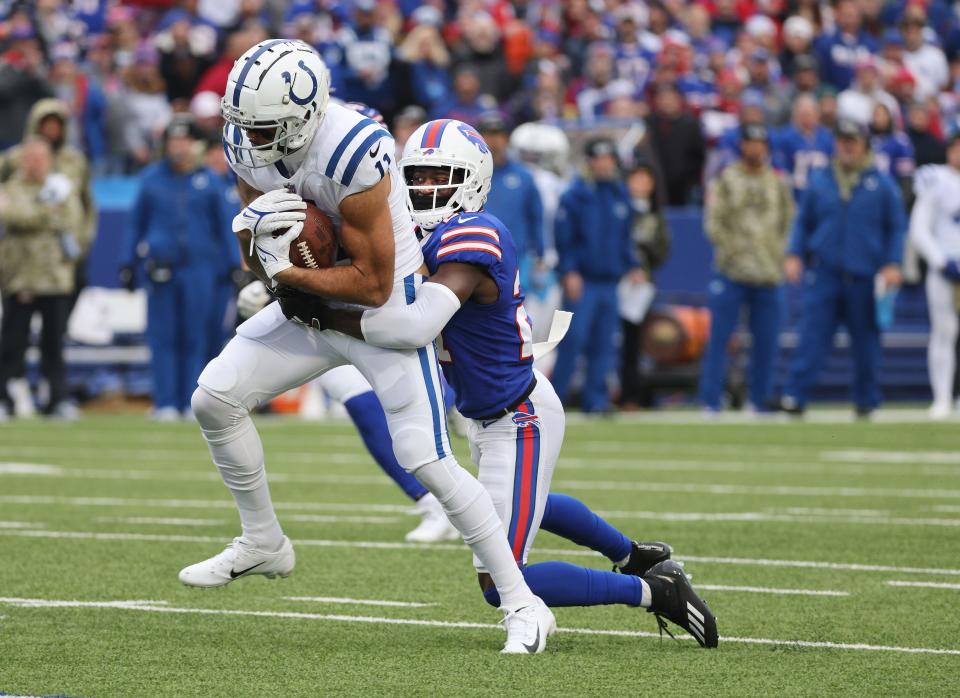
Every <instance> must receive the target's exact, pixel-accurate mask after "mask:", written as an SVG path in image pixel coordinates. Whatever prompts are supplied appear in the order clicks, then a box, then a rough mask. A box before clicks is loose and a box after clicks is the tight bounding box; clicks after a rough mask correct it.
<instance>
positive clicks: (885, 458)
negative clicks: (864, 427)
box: [820, 448, 960, 465]
mask: <svg viewBox="0 0 960 698" xmlns="http://www.w3.org/2000/svg"><path fill="white" fill-rule="evenodd" d="M820 459H821V460H828V461H830V460H833V461H852V462H860V461H864V462H867V463H934V464H938V465H960V453H958V452H956V451H886V450H883V451H881V450H879V449H878V450H869V449H853V448H844V449H837V450H835V451H822V452H821V453H820Z"/></svg>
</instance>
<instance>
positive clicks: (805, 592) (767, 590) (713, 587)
mask: <svg viewBox="0 0 960 698" xmlns="http://www.w3.org/2000/svg"><path fill="white" fill-rule="evenodd" d="M684 559H688V558H684ZM696 589H697V590H698V591H699V590H701V589H705V590H707V591H745V592H750V593H754V594H777V595H778V596H780V595H782V596H850V592H849V591H829V590H824V589H775V588H772V587H750V586H746V587H744V586H727V585H724V584H697V585H696ZM691 610H694V611H695V610H696V609H695V608H693V607H691Z"/></svg>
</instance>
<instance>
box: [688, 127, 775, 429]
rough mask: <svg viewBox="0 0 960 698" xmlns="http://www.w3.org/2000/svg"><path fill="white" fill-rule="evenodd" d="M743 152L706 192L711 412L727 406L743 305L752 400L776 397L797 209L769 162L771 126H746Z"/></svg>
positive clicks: (706, 394) (706, 379) (706, 381)
mask: <svg viewBox="0 0 960 698" xmlns="http://www.w3.org/2000/svg"><path fill="white" fill-rule="evenodd" d="M740 153H741V156H740V159H739V160H738V161H736V162H734V163H733V164H732V165H730V166H729V167H727V169H726V170H724V171H723V172H722V173H721V174H720V176H719V177H718V179H717V180H716V182H715V183H714V184H713V187H712V189H711V191H710V195H709V197H708V199H707V209H706V231H707V236H708V237H709V238H710V241H711V242H712V243H713V247H714V268H715V270H716V276H715V277H714V279H713V281H712V282H711V283H710V289H709V290H710V314H711V320H710V341H709V343H708V345H707V350H706V354H705V355H704V360H703V373H702V376H701V381H700V398H701V400H702V401H703V403H704V406H705V407H706V408H707V410H709V411H711V412H715V411H718V410H720V408H721V395H722V391H723V379H724V374H725V371H726V364H727V344H728V343H729V341H730V337H731V335H732V334H733V332H734V330H735V329H736V327H737V323H738V320H739V318H740V309H741V308H742V307H743V306H744V305H746V306H747V307H748V309H749V314H750V334H751V337H752V344H751V355H750V372H749V373H750V402H751V403H752V405H753V407H754V408H755V409H758V410H763V409H765V408H766V405H767V403H768V402H769V400H770V387H771V385H770V383H771V375H772V372H773V360H774V358H775V356H776V350H777V335H778V330H779V326H780V285H781V283H782V281H783V261H784V254H785V251H786V247H787V242H788V239H789V235H790V225H791V222H792V219H793V212H794V204H793V192H792V190H791V187H790V184H789V183H788V182H787V181H786V179H785V178H784V177H782V176H781V175H780V174H779V173H777V172H776V171H775V170H774V169H773V168H772V167H771V166H770V164H769V154H770V146H769V141H768V136H767V130H766V128H765V127H763V126H760V125H756V124H751V125H747V126H744V127H743V129H742V132H741V134H740Z"/></svg>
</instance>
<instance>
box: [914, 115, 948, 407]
mask: <svg viewBox="0 0 960 698" xmlns="http://www.w3.org/2000/svg"><path fill="white" fill-rule="evenodd" d="M914 190H915V191H916V194H917V200H916V203H914V205H913V211H912V212H911V214H910V240H911V241H912V242H913V245H914V247H916V249H917V251H918V252H919V253H920V255H921V256H922V257H923V258H924V260H926V262H927V267H928V268H927V280H926V289H927V308H928V311H929V313H930V345H929V347H928V349H927V364H928V366H927V368H928V370H929V372H930V387H931V388H932V389H933V404H932V405H931V406H930V418H931V419H946V418H947V417H949V416H950V412H951V407H952V402H953V400H952V398H953V374H954V371H955V370H956V358H955V354H954V347H955V345H956V342H957V326H958V313H960V133H957V134H954V135H953V137H952V138H951V139H950V141H949V143H948V144H947V164H946V165H927V166H926V167H921V168H920V169H919V170H917V173H916V174H915V175H914Z"/></svg>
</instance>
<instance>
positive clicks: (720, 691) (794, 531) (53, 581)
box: [0, 412, 960, 697]
mask: <svg viewBox="0 0 960 698" xmlns="http://www.w3.org/2000/svg"><path fill="white" fill-rule="evenodd" d="M919 415H920V413H919V412H917V413H915V414H914V416H916V417H918V416H919ZM907 416H908V417H909V416H910V415H909V414H908V415H907ZM844 417H845V415H844ZM813 418H814V419H815V420H816V419H817V418H819V420H818V421H811V422H808V423H802V424H798V423H762V422H758V423H752V422H741V423H702V422H699V421H698V420H697V419H696V418H695V416H692V415H688V416H687V417H683V416H680V417H669V416H668V417H666V418H661V417H656V416H655V417H652V418H650V419H649V420H648V421H643V420H636V421H624V422H615V421H582V420H572V421H571V424H570V425H569V430H568V438H567V443H566V447H565V450H564V459H563V460H562V461H561V463H560V465H559V468H558V471H557V474H556V476H555V480H554V491H559V492H567V493H569V494H573V495H576V496H578V497H580V498H582V499H584V500H585V501H586V502H587V503H588V504H590V505H591V506H592V507H593V508H594V509H596V510H598V511H600V512H602V513H604V514H605V515H606V516H607V517H608V518H609V519H610V520H611V521H612V522H613V523H615V524H616V525H618V526H619V527H621V528H622V529H623V530H625V531H626V532H628V533H629V534H630V535H631V536H633V537H638V538H647V539H662V540H666V541H669V542H671V543H672V544H673V545H674V547H675V550H676V557H677V558H678V559H682V560H686V561H687V570H688V571H690V572H692V573H693V575H694V585H695V586H700V588H701V593H702V594H703V596H705V597H706V598H707V600H708V601H709V603H710V604H711V606H712V608H713V609H714V611H715V612H716V614H717V616H718V622H719V625H720V635H721V641H720V648H719V650H717V651H713V652H707V651H704V650H701V649H699V648H698V647H697V646H696V644H695V643H694V642H693V641H692V640H690V639H689V638H688V639H684V640H683V641H681V642H675V641H673V640H670V639H669V638H666V639H665V640H663V641H662V642H661V641H660V640H659V639H657V637H656V635H655V631H656V624H655V622H654V619H653V617H652V616H650V615H648V614H646V613H644V612H641V611H639V610H636V609H629V608H625V607H603V608H592V609H579V608H578V609H559V610H558V611H557V614H556V615H557V620H558V622H559V624H560V627H561V628H562V630H563V631H564V632H561V633H560V634H558V635H556V636H554V638H553V639H552V641H551V642H550V644H549V646H548V648H547V651H546V653H545V654H543V655H540V656H528V657H501V656H499V655H498V654H497V650H498V649H499V647H500V646H501V644H502V640H503V635H502V631H501V630H500V628H499V626H497V625H496V621H497V620H498V617H499V614H498V613H497V612H496V611H495V610H493V609H491V608H489V607H488V606H487V605H486V604H485V603H483V600H482V597H481V596H480V594H479V593H478V590H477V587H476V582H475V579H474V575H473V572H472V570H471V568H470V555H469V554H468V552H467V550H466V548H465V547H463V546H460V545H452V544H447V545H438V546H429V547H418V546H411V545H407V544H404V543H403V534H404V533H405V532H406V531H407V530H409V529H410V528H412V527H413V526H414V525H415V523H416V519H415V517H413V516H411V515H409V513H408V510H409V505H408V502H407V501H406V500H405V499H404V497H403V496H402V494H401V493H400V492H399V491H398V490H397V489H396V488H395V487H394V486H393V485H392V483H390V482H389V481H388V480H387V479H386V478H385V477H384V476H383V475H381V474H380V471H379V470H378V469H377V468H376V466H375V465H374V464H373V463H372V462H371V461H370V459H369V457H368V456H367V455H366V452H365V451H364V450H363V448H362V445H361V443H360V440H359V438H358V437H357V435H356V433H355V432H354V431H353V429H352V427H351V426H350V425H349V424H346V423H320V424H306V423H302V422H296V421H275V420H268V419H263V420H260V422H259V424H260V427H261V433H262V434H263V436H264V441H265V444H266V449H267V454H268V457H267V464H268V471H269V472H270V474H271V476H272V477H271V482H272V489H273V496H274V500H275V502H276V503H277V508H278V511H279V513H280V517H281V521H282V522H283V523H284V525H285V529H286V532H287V533H288V534H289V535H290V537H291V538H292V539H293V541H294V544H295V546H296V549H297V556H298V565H297V570H296V572H295V573H294V575H293V576H292V577H290V578H289V579H287V580H278V581H269V580H266V579H264V578H261V577H255V578H251V579H243V580H240V581H238V582H236V583H234V584H232V585H231V586H229V587H228V588H226V589H222V590H214V591H199V590H193V589H187V588H185V587H183V586H181V585H180V584H179V583H178V581H177V578H176V575H177V571H178V570H179V569H180V568H181V567H182V566H184V565H186V564H189V563H193V562H196V561H198V560H200V559H202V558H205V557H208V556H210V555H212V554H214V553H216V552H217V551H218V550H219V549H221V548H222V546H223V545H224V544H226V543H227V542H228V541H229V539H230V538H231V537H232V536H234V535H237V533H238V530H239V527H238V522H237V516H236V513H235V510H234V509H233V505H232V500H231V499H230V497H229V495H228V493H227V491H226V489H225V488H224V487H223V485H222V484H221V483H220V481H219V478H218V476H217V474H216V472H215V470H214V468H213V466H212V465H211V464H210V462H209V460H208V457H207V453H206V448H205V446H204V444H203V442H202V440H201V438H200V434H199V431H198V429H197V427H196V425H190V424H182V425H170V426H167V425H164V426H158V425H153V424H149V423H147V422H145V421H144V420H143V419H141V418H137V417H89V418H86V419H84V420H83V421H81V422H79V423H76V424H51V423H47V422H41V421H26V422H12V423H9V424H6V425H0V552H2V556H0V557H2V561H0V693H4V692H6V693H13V694H21V693H22V694H29V695H66V696H87V697H94V696H231V697H237V696H264V695H269V696H316V695H388V694H389V695H391V696H406V695H431V696H432V695H451V696H462V695H586V694H591V695H610V694H621V695H622V694H634V695H646V696H660V695H683V696H698V695H705V696H713V695H718V696H745V695H749V696H772V695H778V696H780V695H806V696H825V695H838V696H841V695H842V696H894V695H895V696H941V695H942V696H945V695H958V692H960V688H958V679H960V630H958V628H960V435H958V426H957V424H939V425H931V424H926V423H922V422H919V421H918V423H903V422H899V423H898V422H886V423H870V424H867V423H838V424H833V423H831V422H830V419H829V416H826V415H823V414H821V415H817V414H814V415H813ZM685 420H688V421H687V423H684V422H685ZM456 445H457V447H458V452H459V453H460V455H461V456H465V454H466V444H465V442H464V441H462V440H458V441H457V444H456ZM464 460H465V459H464ZM553 557H559V558H562V559H566V560H569V561H574V562H578V563H580V564H585V565H591V566H595V567H604V566H606V565H607V562H606V561H605V560H603V559H601V558H599V557H598V556H595V555H593V554H587V553H584V552H582V551H579V550H576V549H574V548H573V547H572V546H571V545H570V544H568V543H566V542H565V541H562V540H560V539H558V538H556V537H554V536H551V535H549V534H545V533H544V534H541V535H540V537H539V538H538V539H537V545H536V548H535V550H534V554H533V556H532V560H531V561H537V560H543V559H550V558H553ZM908 584H919V585H920V586H909V585H908ZM372 601H379V602H383V601H393V602H402V603H400V604H396V605H386V604H383V603H378V604H373V603H370V602H372ZM364 602H365V603H364ZM421 604H422V605H421Z"/></svg>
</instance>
